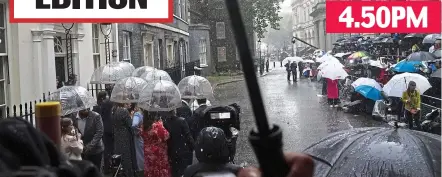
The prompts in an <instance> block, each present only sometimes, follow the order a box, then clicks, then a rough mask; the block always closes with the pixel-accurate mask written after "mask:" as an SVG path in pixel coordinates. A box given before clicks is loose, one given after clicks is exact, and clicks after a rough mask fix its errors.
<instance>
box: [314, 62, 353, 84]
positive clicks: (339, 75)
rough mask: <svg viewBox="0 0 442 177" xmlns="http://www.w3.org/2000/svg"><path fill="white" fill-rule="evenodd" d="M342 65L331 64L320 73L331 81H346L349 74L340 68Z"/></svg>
mask: <svg viewBox="0 0 442 177" xmlns="http://www.w3.org/2000/svg"><path fill="white" fill-rule="evenodd" d="M341 65H342V64H341V63H330V64H329V65H327V66H326V67H324V68H323V69H322V70H321V71H320V72H319V73H320V74H321V77H325V78H329V79H331V80H336V79H345V78H346V77H347V76H348V74H347V72H346V71H345V70H344V69H343V68H342V67H340V66H341Z"/></svg>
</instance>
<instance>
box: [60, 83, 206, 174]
mask: <svg viewBox="0 0 442 177" xmlns="http://www.w3.org/2000/svg"><path fill="white" fill-rule="evenodd" d="M107 95H108V94H107V92H105V91H102V92H100V93H98V96H97V98H98V99H97V103H98V105H97V106H96V107H94V108H93V109H92V110H89V109H85V110H82V111H79V112H78V113H77V114H73V115H70V116H66V117H64V118H62V120H61V132H62V138H61V139H62V148H61V150H62V152H63V153H65V154H66V155H67V156H68V157H69V158H70V159H73V160H88V161H90V162H92V163H93V164H94V165H96V166H97V167H101V164H102V159H103V160H104V163H103V164H104V166H103V172H104V173H105V174H109V173H111V172H112V169H111V164H109V163H110V161H111V157H112V155H113V154H118V155H121V157H122V167H123V172H124V174H125V175H126V176H145V177H158V176H162V177H167V176H171V177H179V176H182V175H183V174H184V171H185V169H186V168H187V167H188V166H190V165H192V164H193V151H194V148H195V140H196V139H197V137H198V134H199V132H201V130H202V129H203V128H205V127H204V126H202V125H201V121H202V120H200V118H201V116H199V115H200V114H198V113H199V112H201V111H202V110H204V109H205V108H206V107H207V106H210V103H209V102H208V100H207V99H197V100H196V101H194V102H192V104H190V105H189V104H188V102H190V101H191V100H183V101H182V103H183V105H182V107H180V108H178V109H176V110H173V111H169V112H148V111H145V110H142V109H140V108H138V107H137V105H136V104H121V103H113V102H111V101H110V100H109V99H108V96H107ZM192 101H193V100H192ZM208 104H209V105H208Z"/></svg>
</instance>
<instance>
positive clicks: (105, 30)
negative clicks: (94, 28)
mask: <svg viewBox="0 0 442 177" xmlns="http://www.w3.org/2000/svg"><path fill="white" fill-rule="evenodd" d="M100 31H101V34H103V36H104V53H105V54H106V64H109V63H110V58H111V51H110V43H111V42H110V35H111V33H112V23H100Z"/></svg>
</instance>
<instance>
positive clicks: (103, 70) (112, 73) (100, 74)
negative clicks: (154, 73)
mask: <svg viewBox="0 0 442 177" xmlns="http://www.w3.org/2000/svg"><path fill="white" fill-rule="evenodd" d="M129 76H130V74H128V73H127V70H125V69H123V68H122V67H121V66H120V65H119V64H116V63H111V64H107V65H104V66H100V67H99V68H97V69H96V70H95V71H94V73H93V74H92V77H91V81H90V83H91V84H114V83H115V82H117V81H118V80H121V79H123V78H126V77H129Z"/></svg>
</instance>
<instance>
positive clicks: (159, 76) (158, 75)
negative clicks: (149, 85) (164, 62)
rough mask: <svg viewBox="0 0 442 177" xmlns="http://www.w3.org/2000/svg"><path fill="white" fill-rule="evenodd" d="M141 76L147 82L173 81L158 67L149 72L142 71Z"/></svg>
mask: <svg viewBox="0 0 442 177" xmlns="http://www.w3.org/2000/svg"><path fill="white" fill-rule="evenodd" d="M141 78H142V79H144V80H146V81H147V82H152V81H155V80H165V81H171V82H173V81H172V78H171V77H170V75H169V73H167V72H166V71H163V70H159V69H154V70H153V71H151V72H147V73H144V74H143V75H141Z"/></svg>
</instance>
